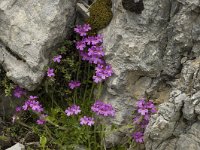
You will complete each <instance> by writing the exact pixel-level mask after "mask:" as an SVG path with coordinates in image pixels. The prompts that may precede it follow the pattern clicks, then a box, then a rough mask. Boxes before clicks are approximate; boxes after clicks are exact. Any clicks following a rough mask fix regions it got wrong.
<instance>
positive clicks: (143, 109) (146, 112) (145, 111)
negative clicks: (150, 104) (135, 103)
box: [138, 108, 148, 116]
mask: <svg viewBox="0 0 200 150" xmlns="http://www.w3.org/2000/svg"><path fill="white" fill-rule="evenodd" d="M138 113H140V114H141V115H142V116H144V115H146V114H148V109H146V108H140V109H138Z"/></svg>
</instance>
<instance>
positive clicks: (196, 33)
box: [102, 0, 200, 150]
mask: <svg viewBox="0 0 200 150" xmlns="http://www.w3.org/2000/svg"><path fill="white" fill-rule="evenodd" d="M143 2H144V8H145V9H144V10H143V11H142V14H140V15H138V14H136V13H133V12H129V11H127V10H125V9H123V7H122V0H113V8H112V9H113V15H114V17H113V20H112V21H111V23H110V25H109V26H108V27H107V28H106V29H104V30H102V33H103V35H104V46H105V49H106V58H107V62H108V63H110V64H111V65H112V67H113V70H114V73H115V74H114V76H113V77H111V78H110V79H109V80H108V81H107V83H106V87H105V92H104V94H103V95H102V99H104V100H105V101H108V102H110V103H112V104H113V106H114V107H115V108H116V117H115V118H114V119H112V120H111V121H112V122H113V123H115V124H118V125H122V124H127V123H132V119H131V118H132V116H131V112H132V111H133V110H134V109H135V107H134V106H135V103H136V99H139V98H142V97H146V96H147V97H150V98H151V99H153V100H155V102H157V103H162V104H161V105H160V106H159V111H158V113H157V114H155V115H154V116H152V118H151V121H150V123H149V125H148V127H147V129H146V133H145V146H146V149H147V150H174V149H200V148H199V147H198V145H199V144H200V139H199V138H198V136H197V134H194V131H195V130H198V128H199V125H200V123H199V122H198V118H200V117H199V114H200V104H199V100H200V98H199V91H200V84H199V81H200V74H199V71H200V70H199V69H200V61H199V60H200V44H199V43H200V17H199V12H200V2H199V1H198V0H194V1H189V0H175V1H170V0H151V1H149V0H143ZM163 102H164V103H163ZM128 120H129V121H128ZM112 139H116V140H112ZM112 139H109V137H108V139H107V141H109V143H116V144H117V143H120V138H112ZM184 140H185V141H187V142H185V144H183V142H182V141H184ZM188 143H189V144H188ZM181 144H182V145H181ZM184 145H185V147H184ZM186 145H187V146H186Z"/></svg>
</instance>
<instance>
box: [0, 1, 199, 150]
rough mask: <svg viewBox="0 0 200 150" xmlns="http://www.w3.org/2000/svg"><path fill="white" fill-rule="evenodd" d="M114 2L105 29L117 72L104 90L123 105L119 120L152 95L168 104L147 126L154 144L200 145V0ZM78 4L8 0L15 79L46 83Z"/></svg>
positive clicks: (2, 30) (4, 31) (4, 47)
mask: <svg viewBox="0 0 200 150" xmlns="http://www.w3.org/2000/svg"><path fill="white" fill-rule="evenodd" d="M122 1H123V2H122ZM85 2H86V3H87V2H88V1H85ZM112 2H113V3H112V12H113V18H112V21H111V22H110V24H109V25H108V26H107V27H106V28H105V29H103V30H101V31H100V33H102V34H103V35H104V46H105V51H106V59H107V62H108V63H110V64H111V65H112V67H113V70H114V73H115V74H114V76H113V77H111V78H110V79H109V80H108V81H107V82H106V84H105V88H104V92H103V94H102V99H104V100H105V101H107V102H110V103H112V104H113V106H114V107H115V108H116V110H117V114H116V118H115V119H113V120H111V121H112V122H113V123H115V124H117V125H123V124H127V123H132V114H131V113H132V111H133V110H134V106H135V103H136V100H137V99H139V98H141V97H147V98H150V99H153V100H154V101H155V102H156V103H157V104H160V105H159V107H158V113H157V114H155V115H153V116H152V118H151V121H150V124H149V125H148V127H147V129H146V132H145V146H146V148H145V149H146V150H175V149H176V150H179V149H180V150H198V149H200V122H199V121H198V120H199V118H200V117H199V115H200V17H199V14H200V1H199V0H173V1H172V0H151V1H150V0H143V3H144V10H142V11H141V14H140V13H136V12H134V11H132V10H131V11H130V10H127V8H126V9H125V8H124V7H123V5H122V3H130V5H131V1H127V0H113V1H112ZM88 3H91V2H88ZM75 5H76V1H75V0H67V1H63V0H43V1H39V0H32V1H28V0H24V1H23V2H21V1H16V0H1V1H0V64H1V65H2V66H3V68H4V70H5V71H6V72H7V76H8V77H9V78H10V79H11V80H12V81H14V82H15V83H17V84H19V85H20V86H22V87H25V88H26V89H28V90H33V89H35V88H36V87H37V86H38V85H39V83H40V82H41V80H42V78H43V76H44V66H45V65H47V64H48V52H49V51H50V50H53V49H54V48H55V47H56V46H57V45H58V44H59V41H62V39H64V37H65V36H66V34H68V33H69V30H70V29H71V27H72V26H71V25H73V24H74V22H75V21H74V17H75V16H76V12H75ZM30 10H31V12H34V13H30ZM120 141H121V135H114V136H111V137H108V138H107V142H108V143H114V144H119V143H120Z"/></svg>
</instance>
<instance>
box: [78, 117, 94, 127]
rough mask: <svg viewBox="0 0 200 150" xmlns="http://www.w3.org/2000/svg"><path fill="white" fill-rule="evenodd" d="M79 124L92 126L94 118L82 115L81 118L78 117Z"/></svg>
mask: <svg viewBox="0 0 200 150" xmlns="http://www.w3.org/2000/svg"><path fill="white" fill-rule="evenodd" d="M80 124H81V125H88V126H92V125H94V118H92V117H86V116H84V117H82V118H81V119H80Z"/></svg>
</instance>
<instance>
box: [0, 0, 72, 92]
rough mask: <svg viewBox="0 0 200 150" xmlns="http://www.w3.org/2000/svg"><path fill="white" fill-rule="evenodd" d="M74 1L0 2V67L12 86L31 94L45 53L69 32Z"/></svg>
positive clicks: (43, 64)
mask: <svg viewBox="0 0 200 150" xmlns="http://www.w3.org/2000/svg"><path fill="white" fill-rule="evenodd" d="M75 3H76V1H75V0H68V1H63V0H43V1H40V0H33V1H29V0H25V1H17V0H1V1H0V43H1V45H2V46H0V51H1V53H0V64H2V65H3V67H4V69H5V70H6V72H7V76H8V77H9V78H10V79H12V80H13V81H14V82H16V83H17V84H19V85H20V86H22V87H25V88H27V89H29V90H33V89H34V88H35V87H36V86H37V85H38V84H39V83H40V81H41V79H42V77H43V75H44V66H45V65H47V63H48V53H49V51H51V50H53V48H54V47H55V46H56V45H57V44H58V43H59V42H62V40H63V39H64V37H65V36H66V34H67V33H69V31H70V29H71V25H72V24H73V20H74V15H75V13H74V12H75V6H74V5H75Z"/></svg>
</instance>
